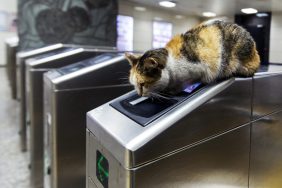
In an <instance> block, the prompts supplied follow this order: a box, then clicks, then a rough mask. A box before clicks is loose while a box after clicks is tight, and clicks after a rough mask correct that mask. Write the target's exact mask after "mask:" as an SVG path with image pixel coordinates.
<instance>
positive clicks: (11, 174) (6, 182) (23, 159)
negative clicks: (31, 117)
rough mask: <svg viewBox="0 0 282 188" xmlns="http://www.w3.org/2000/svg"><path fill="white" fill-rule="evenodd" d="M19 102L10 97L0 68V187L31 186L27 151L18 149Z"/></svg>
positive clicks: (17, 187) (26, 187)
mask: <svg viewBox="0 0 282 188" xmlns="http://www.w3.org/2000/svg"><path fill="white" fill-rule="evenodd" d="M18 122H19V104H18V102H17V101H14V100H12V99H11V94H10V88H9V86H8V81H7V76H6V72H5V68H3V67H1V68H0V188H31V186H30V181H29V170H28V163H29V162H28V161H29V160H28V157H29V156H28V152H25V153H23V152H21V151H20V137H19V134H18V131H19V123H18Z"/></svg>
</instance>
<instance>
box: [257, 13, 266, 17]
mask: <svg viewBox="0 0 282 188" xmlns="http://www.w3.org/2000/svg"><path fill="white" fill-rule="evenodd" d="M256 16H257V17H267V16H268V14H267V13H257V14H256Z"/></svg>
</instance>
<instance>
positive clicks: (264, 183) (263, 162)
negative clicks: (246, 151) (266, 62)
mask: <svg viewBox="0 0 282 188" xmlns="http://www.w3.org/2000/svg"><path fill="white" fill-rule="evenodd" d="M270 100H271V99H270ZM251 144H252V145H251V170H250V188H281V187H282V178H281V177H282V160H281V159H282V112H279V113H275V114H273V115H270V116H265V117H263V118H262V119H261V120H259V121H257V122H255V123H253V125H252V141H251Z"/></svg>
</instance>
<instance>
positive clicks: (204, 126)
mask: <svg viewBox="0 0 282 188" xmlns="http://www.w3.org/2000/svg"><path fill="white" fill-rule="evenodd" d="M251 96H252V78H247V79H236V80H235V82H234V83H233V80H227V81H225V82H222V83H219V84H216V85H214V86H207V87H206V88H204V89H203V90H201V91H199V92H198V93H197V94H195V95H193V96H192V97H191V98H189V99H187V100H186V101H184V102H183V103H182V104H180V105H179V106H177V107H175V109H173V110H171V111H169V112H167V113H166V114H165V115H163V116H161V117H160V118H158V119H157V120H155V121H154V122H152V123H150V124H149V125H148V126H146V127H142V126H140V125H139V124H137V123H136V122H134V121H132V120H131V119H130V118H128V117H126V116H125V115H123V114H121V113H120V112H118V111H117V110H115V109H113V108H112V107H110V106H109V103H106V104H104V105H103V106H101V107H98V108H97V109H94V110H92V111H90V112H89V113H88V119H87V120H88V122H87V128H88V129H89V130H90V131H91V132H93V133H94V134H95V136H97V137H98V140H99V142H101V144H102V145H103V146H104V147H105V148H107V149H108V150H109V151H111V152H112V154H113V155H114V156H115V158H117V159H118V160H119V161H120V163H121V164H122V165H124V166H125V168H132V167H136V166H139V165H142V164H143V163H146V162H149V161H151V160H154V159H156V158H159V157H161V156H163V155H167V154H168V153H170V152H174V151H176V150H179V149H181V148H183V147H187V146H189V145H192V144H194V143H197V142H199V141H201V140H203V139H206V138H208V137H211V136H214V135H217V134H220V133H222V132H225V131H227V130H230V129H233V128H235V127H238V126H240V125H242V124H244V123H248V122H249V121H250V119H251V102H252V101H251ZM227 122H228V123H227Z"/></svg>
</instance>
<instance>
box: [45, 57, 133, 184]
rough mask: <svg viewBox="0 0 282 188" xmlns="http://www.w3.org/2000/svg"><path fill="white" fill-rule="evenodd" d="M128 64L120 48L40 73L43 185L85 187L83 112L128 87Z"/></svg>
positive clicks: (125, 90) (84, 122)
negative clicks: (41, 81) (42, 90)
mask: <svg viewBox="0 0 282 188" xmlns="http://www.w3.org/2000/svg"><path fill="white" fill-rule="evenodd" d="M101 59H102V60H103V61H100V60H101ZM129 68H130V67H129V64H128V62H127V60H126V59H125V57H124V55H123V54H119V53H105V54H102V55H100V56H97V57H95V58H92V59H87V60H84V61H82V62H79V63H75V64H73V65H70V66H66V67H63V68H60V69H56V70H53V71H50V72H48V73H46V74H45V75H44V112H45V114H46V116H45V117H44V124H45V125H44V144H45V147H44V149H45V151H44V160H45V163H44V168H45V169H44V171H45V176H44V187H45V188H50V187H51V188H66V187H67V188H78V187H85V183H86V181H85V177H86V151H85V150H86V144H85V140H86V134H85V129H86V112H87V111H89V110H91V109H93V108H95V107H97V106H99V105H101V104H103V103H105V102H107V101H109V100H111V99H113V98H115V97H117V96H120V95H122V94H124V93H126V92H128V91H130V90H132V86H130V85H129V84H125V83H124V80H123V79H122V78H124V77H125V76H126V75H127V74H128V71H129ZM47 114H48V116H47ZM104 162H105V161H104V160H103V161H100V163H99V164H102V163H104ZM101 167H102V166H101ZM103 167H104V168H103V169H106V167H105V166H103ZM101 169H102V168H101ZM48 172H50V173H48ZM95 173H96V172H95ZM101 180H102V179H101ZM103 180H104V177H103Z"/></svg>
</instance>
